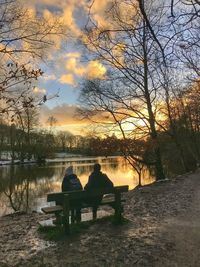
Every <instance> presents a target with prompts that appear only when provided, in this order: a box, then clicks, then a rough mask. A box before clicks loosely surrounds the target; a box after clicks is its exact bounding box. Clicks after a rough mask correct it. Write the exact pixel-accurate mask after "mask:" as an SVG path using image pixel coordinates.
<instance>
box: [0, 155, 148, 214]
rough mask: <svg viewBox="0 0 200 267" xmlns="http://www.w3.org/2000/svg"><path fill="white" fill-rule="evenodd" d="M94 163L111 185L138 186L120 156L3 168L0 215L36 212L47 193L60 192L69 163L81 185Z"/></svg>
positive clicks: (43, 203)
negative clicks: (109, 180) (100, 167)
mask: <svg viewBox="0 0 200 267" xmlns="http://www.w3.org/2000/svg"><path fill="white" fill-rule="evenodd" d="M95 162H99V163H100V164H101V165H102V171H103V172H106V173H107V175H108V176H109V178H110V179H111V180H112V181H113V183H114V185H125V184H127V185H129V188H130V189H132V188H134V187H135V186H136V185H137V184H138V176H137V173H136V172H134V170H132V169H131V167H130V166H129V165H128V164H127V163H126V162H125V161H124V159H123V158H121V157H116V158H113V157H112V158H92V159H91V158H80V159H73V158H72V159H70V160H69V161H68V162H64V161H63V162H59V163H57V162H51V163H48V164H46V165H44V166H36V165H24V166H4V167H1V168H0V207H1V210H0V215H4V214H7V213H10V212H13V211H17V210H23V211H30V210H37V211H39V210H40V209H41V207H42V206H44V205H46V194H47V193H49V192H56V191H60V190H61V189H60V188H61V182H62V178H63V175H64V172H65V169H66V167H68V166H69V165H71V164H73V166H74V171H75V172H76V174H77V175H78V177H79V178H80V181H81V183H82V185H83V186H84V185H85V184H86V183H87V180H88V176H89V174H90V173H91V172H92V170H93V165H94V163H95ZM142 176H143V179H142V181H143V184H147V183H151V182H152V181H153V178H152V177H150V175H149V172H148V171H147V170H144V172H143V175H142Z"/></svg>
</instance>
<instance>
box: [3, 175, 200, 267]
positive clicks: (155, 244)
mask: <svg viewBox="0 0 200 267" xmlns="http://www.w3.org/2000/svg"><path fill="white" fill-rule="evenodd" d="M126 198H127V201H126V205H125V211H124V216H125V217H126V218H127V219H128V220H129V221H128V223H125V224H123V225H120V226H113V225H112V223H111V222H109V221H103V222H99V223H95V224H92V225H91V226H90V227H89V228H87V229H83V230H82V231H81V232H80V233H79V234H76V235H72V236H70V237H67V238H63V239H61V240H59V241H51V242H50V241H46V240H45V239H44V236H43V235H42V234H41V233H40V232H38V221H40V220H41V219H44V215H41V214H38V213H32V214H13V215H9V216H4V217H2V218H0V266H1V267H8V266H10V267H14V266H18V267H21V266H29V267H40V266H41V267H42V266H45V267H67V266H70V267H71V266H72V267H73V266H74V267H78V266H83V267H86V266H87V267H90V266H91V267H112V266H113V267H118V266H119V267H121V266H122V267H123V266H141V267H143V266H148V267H151V266H155V267H157V266H158V267H160V266H162V267H165V266H170V267H173V266H174V267H175V266H180V267H184V266H192V267H196V266H199V262H200V253H199V244H200V213H199V211H200V171H197V172H196V173H193V174H187V175H183V176H179V177H176V178H174V179H170V180H168V181H164V182H160V183H154V184H152V185H148V186H144V187H142V188H136V189H134V190H132V191H130V192H129V193H127V194H126Z"/></svg>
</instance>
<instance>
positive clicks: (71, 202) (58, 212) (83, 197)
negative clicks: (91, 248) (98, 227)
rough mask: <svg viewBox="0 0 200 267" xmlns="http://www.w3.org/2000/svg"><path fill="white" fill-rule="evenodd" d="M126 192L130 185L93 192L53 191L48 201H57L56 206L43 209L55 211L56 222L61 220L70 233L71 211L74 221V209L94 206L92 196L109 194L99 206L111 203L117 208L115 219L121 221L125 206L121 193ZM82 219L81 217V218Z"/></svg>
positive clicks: (43, 209) (48, 211)
mask: <svg viewBox="0 0 200 267" xmlns="http://www.w3.org/2000/svg"><path fill="white" fill-rule="evenodd" d="M124 192H128V186H127V185H124V186H115V187H113V188H111V189H109V188H104V189H102V188H101V189H95V190H93V191H91V192H89V191H85V190H84V191H67V192H59V193H51V194H48V195H47V202H52V201H54V202H55V206H50V207H44V208H42V211H43V212H44V213H47V214H50V213H54V214H55V216H56V222H57V223H58V222H60V223H61V224H63V226H64V228H65V231H66V233H69V231H70V227H69V225H70V224H69V217H70V211H71V223H74V221H75V220H74V219H75V218H74V215H73V210H76V209H80V210H81V209H82V208H88V207H93V203H92V201H91V199H92V198H96V197H101V196H102V195H107V194H109V196H106V197H105V198H103V199H102V201H101V203H100V204H99V205H98V206H102V205H109V206H111V207H112V208H113V209H114V210H115V214H114V217H115V220H116V221H117V222H120V221H121V219H122V211H123V206H122V202H124V200H123V199H122V197H121V194H122V193H124ZM94 218H95V214H94V211H93V219H94ZM80 219H81V218H80Z"/></svg>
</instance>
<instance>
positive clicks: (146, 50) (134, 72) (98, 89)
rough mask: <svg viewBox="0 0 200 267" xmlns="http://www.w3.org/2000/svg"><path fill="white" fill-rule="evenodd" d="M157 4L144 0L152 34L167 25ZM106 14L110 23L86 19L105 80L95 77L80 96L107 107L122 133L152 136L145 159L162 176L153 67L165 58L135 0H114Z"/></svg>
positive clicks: (93, 104) (95, 105)
mask: <svg viewBox="0 0 200 267" xmlns="http://www.w3.org/2000/svg"><path fill="white" fill-rule="evenodd" d="M152 3H153V2H152V1H151V4H152ZM126 8H127V10H128V11H126ZM155 8H156V6H154V8H153V7H151V6H150V4H146V5H145V6H143V9H145V10H146V11H147V12H149V13H151V12H153V14H150V15H149V17H150V18H151V22H152V23H154V28H155V29H156V30H155V31H154V35H155V34H156V35H159V34H161V32H163V31H164V30H166V28H165V25H163V24H162V10H163V9H161V12H157V13H156V14H155ZM128 12H129V13H128ZM153 15H154V18H153ZM109 16H110V21H109V22H110V25H111V26H110V28H108V29H105V28H101V27H99V26H98V24H97V23H96V22H95V21H94V20H93V19H92V18H91V21H89V23H88V25H87V28H86V37H85V39H84V40H86V45H87V47H88V49H89V50H90V51H91V52H92V53H93V54H95V55H96V57H97V58H98V59H99V60H101V61H102V62H104V64H105V65H106V66H107V69H108V73H107V77H105V80H104V81H99V83H101V85H100V86H96V85H94V84H93V85H92V82H90V85H88V84H86V85H85V86H84V89H83V94H82V97H83V95H84V96H85V98H84V99H85V101H86V103H88V102H90V103H88V104H89V105H87V107H89V109H92V110H93V112H94V113H95V112H96V113H97V112H98V111H101V112H102V111H107V112H109V113H110V117H112V122H113V123H115V124H116V126H117V127H118V129H119V130H120V131H121V133H122V135H123V138H124V139H125V138H126V137H127V134H128V135H129V136H130V135H132V136H137V138H141V137H143V138H145V137H150V138H151V140H152V152H153V154H154V156H153V157H152V158H151V162H149V163H150V164H153V165H154V166H155V175H156V179H163V178H164V177H165V176H164V171H163V166H162V161H161V154H160V147H159V139H158V128H157V127H156V119H155V117H156V102H157V101H158V99H159V90H160V87H161V82H160V80H159V78H160V77H159V76H158V71H157V68H158V65H159V64H162V63H163V51H162V50H161V49H160V46H159V44H158V41H157V39H155V38H152V30H151V29H150V28H149V25H148V24H147V21H146V19H145V18H144V14H143V13H142V12H141V8H140V6H139V5H138V2H137V1H133V2H131V3H126V1H123V2H120V3H119V2H118V1H114V2H113V5H112V8H111V9H110V10H109ZM92 87H93V88H92ZM82 103H84V101H82ZM89 114H90V115H91V113H89ZM127 127H128V128H129V129H128V130H127V129H126V128H127Z"/></svg>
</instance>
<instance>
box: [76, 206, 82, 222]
mask: <svg viewBox="0 0 200 267" xmlns="http://www.w3.org/2000/svg"><path fill="white" fill-rule="evenodd" d="M76 222H77V223H80V222H81V209H76Z"/></svg>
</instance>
